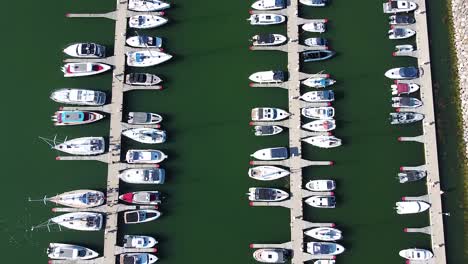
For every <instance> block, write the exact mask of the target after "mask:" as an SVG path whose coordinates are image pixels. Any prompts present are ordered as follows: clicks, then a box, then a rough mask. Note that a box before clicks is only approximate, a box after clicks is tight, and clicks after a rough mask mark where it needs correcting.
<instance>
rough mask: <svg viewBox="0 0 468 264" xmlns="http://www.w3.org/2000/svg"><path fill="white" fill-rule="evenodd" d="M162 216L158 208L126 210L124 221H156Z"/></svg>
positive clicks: (135, 222)
mask: <svg viewBox="0 0 468 264" xmlns="http://www.w3.org/2000/svg"><path fill="white" fill-rule="evenodd" d="M160 216H161V212H159V211H158V210H150V209H141V210H133V211H127V212H124V223H126V224H139V223H146V222H150V221H154V220H156V219H158V218H159V217H160Z"/></svg>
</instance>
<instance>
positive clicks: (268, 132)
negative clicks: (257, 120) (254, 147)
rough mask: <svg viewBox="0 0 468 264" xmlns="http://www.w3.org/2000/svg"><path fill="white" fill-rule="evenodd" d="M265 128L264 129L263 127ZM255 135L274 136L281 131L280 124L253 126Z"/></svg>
mask: <svg viewBox="0 0 468 264" xmlns="http://www.w3.org/2000/svg"><path fill="white" fill-rule="evenodd" d="M265 128H266V129H265ZM254 130H255V136H260V137H262V136H274V135H277V134H279V133H281V132H283V128H282V127H280V126H255V127H254Z"/></svg>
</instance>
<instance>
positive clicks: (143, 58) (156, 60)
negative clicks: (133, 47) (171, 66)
mask: <svg viewBox="0 0 468 264" xmlns="http://www.w3.org/2000/svg"><path fill="white" fill-rule="evenodd" d="M125 55H127V65H128V66H132V67H150V66H155V65H158V64H161V63H163V62H166V61H168V60H170V59H171V58H172V55H169V54H167V53H164V52H161V51H150V50H141V51H131V52H127V53H126V54H125Z"/></svg>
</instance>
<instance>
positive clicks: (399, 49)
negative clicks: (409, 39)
mask: <svg viewBox="0 0 468 264" xmlns="http://www.w3.org/2000/svg"><path fill="white" fill-rule="evenodd" d="M412 51H414V47H413V45H411V44H405V45H396V46H395V52H393V55H395V54H397V53H398V54H404V53H410V52H412Z"/></svg>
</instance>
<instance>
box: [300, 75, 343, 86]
mask: <svg viewBox="0 0 468 264" xmlns="http://www.w3.org/2000/svg"><path fill="white" fill-rule="evenodd" d="M335 83H336V81H335V80H333V79H330V78H328V77H327V78H323V77H310V78H308V79H305V80H304V81H302V84H303V85H305V86H308V87H311V88H325V87H327V86H330V85H333V84H335Z"/></svg>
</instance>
